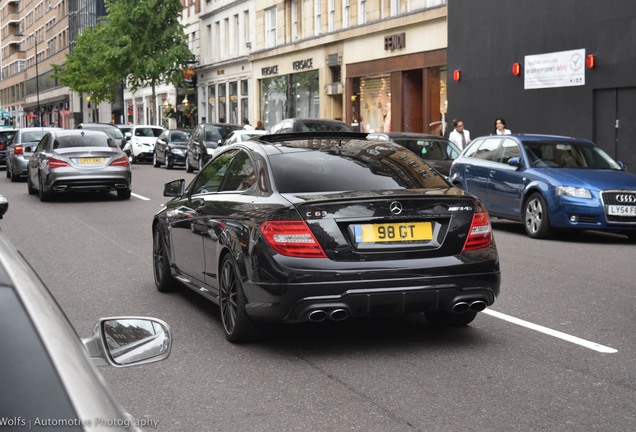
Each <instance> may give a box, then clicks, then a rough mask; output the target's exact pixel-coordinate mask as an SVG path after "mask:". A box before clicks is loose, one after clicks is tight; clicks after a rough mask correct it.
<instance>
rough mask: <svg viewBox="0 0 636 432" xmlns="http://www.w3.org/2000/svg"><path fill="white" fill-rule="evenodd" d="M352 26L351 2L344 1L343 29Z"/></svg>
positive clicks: (348, 0)
mask: <svg viewBox="0 0 636 432" xmlns="http://www.w3.org/2000/svg"><path fill="white" fill-rule="evenodd" d="M350 25H351V0H342V28H348V27H349V26H350Z"/></svg>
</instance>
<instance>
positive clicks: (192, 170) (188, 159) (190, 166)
mask: <svg viewBox="0 0 636 432" xmlns="http://www.w3.org/2000/svg"><path fill="white" fill-rule="evenodd" d="M185 163H186V172H189V173H191V172H194V168H192V165H190V158H189V157H188V156H187V155H186V161H185Z"/></svg>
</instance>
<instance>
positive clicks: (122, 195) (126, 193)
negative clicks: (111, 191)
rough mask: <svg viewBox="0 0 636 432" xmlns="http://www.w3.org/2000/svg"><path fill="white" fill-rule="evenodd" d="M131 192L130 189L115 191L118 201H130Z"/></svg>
mask: <svg viewBox="0 0 636 432" xmlns="http://www.w3.org/2000/svg"><path fill="white" fill-rule="evenodd" d="M131 195H132V191H131V190H130V189H117V198H119V199H120V200H127V199H130V196H131Z"/></svg>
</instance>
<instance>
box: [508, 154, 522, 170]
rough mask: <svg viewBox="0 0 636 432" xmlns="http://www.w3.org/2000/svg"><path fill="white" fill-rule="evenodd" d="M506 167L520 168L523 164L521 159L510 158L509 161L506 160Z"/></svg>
mask: <svg viewBox="0 0 636 432" xmlns="http://www.w3.org/2000/svg"><path fill="white" fill-rule="evenodd" d="M508 165H510V166H513V167H516V168H520V167H522V166H523V162H521V158H520V157H518V156H517V157H511V158H510V159H508Z"/></svg>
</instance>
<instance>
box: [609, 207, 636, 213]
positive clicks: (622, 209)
mask: <svg viewBox="0 0 636 432" xmlns="http://www.w3.org/2000/svg"><path fill="white" fill-rule="evenodd" d="M607 214H608V215H611V216H636V206H626V205H609V206H607Z"/></svg>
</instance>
